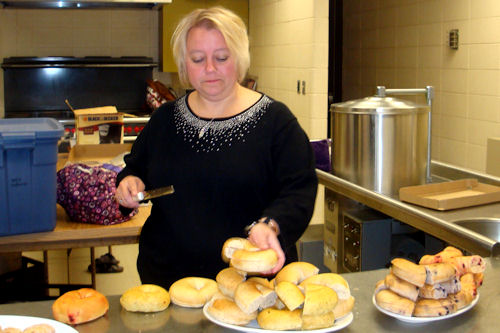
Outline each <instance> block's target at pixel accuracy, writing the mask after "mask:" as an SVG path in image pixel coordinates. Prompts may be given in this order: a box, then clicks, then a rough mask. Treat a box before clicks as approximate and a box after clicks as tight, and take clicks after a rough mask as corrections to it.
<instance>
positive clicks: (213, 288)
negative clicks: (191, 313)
mask: <svg viewBox="0 0 500 333" xmlns="http://www.w3.org/2000/svg"><path fill="white" fill-rule="evenodd" d="M217 290H218V287H217V282H215V281H214V280H212V279H207V278H203V277H185V278H182V279H180V280H177V281H175V282H174V283H173V284H172V285H171V286H170V289H169V294H170V300H171V301H172V303H174V304H176V305H179V306H184V307H188V308H201V307H203V306H204V305H205V304H206V303H207V302H208V301H209V300H210V299H211V298H212V296H213V295H214V294H215V293H216V292H217Z"/></svg>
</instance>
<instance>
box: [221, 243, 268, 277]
mask: <svg viewBox="0 0 500 333" xmlns="http://www.w3.org/2000/svg"><path fill="white" fill-rule="evenodd" d="M222 259H223V260H224V261H225V262H229V264H230V265H231V266H232V267H234V268H236V269H239V270H241V271H244V272H248V273H260V272H266V271H269V270H271V269H272V268H273V267H274V266H276V264H277V262H278V255H277V254H276V251H274V250H273V249H266V250H262V249H260V248H259V247H257V246H255V245H253V244H252V243H251V242H250V241H249V240H248V239H245V238H239V237H232V238H229V239H228V240H226V241H225V242H224V245H223V246H222Z"/></svg>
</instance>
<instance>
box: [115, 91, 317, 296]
mask: <svg viewBox="0 0 500 333" xmlns="http://www.w3.org/2000/svg"><path fill="white" fill-rule="evenodd" d="M125 162H126V167H125V168H124V169H123V171H122V172H121V173H120V174H119V175H118V178H117V183H119V182H120V181H121V180H122V179H123V178H124V177H126V176H127V175H135V176H138V177H139V178H141V179H142V181H143V182H144V183H145V185H146V189H153V188H157V187H162V186H167V185H173V186H174V189H175V193H174V194H172V195H168V196H164V197H160V198H157V199H153V200H152V201H153V207H152V210H151V216H149V218H148V219H147V221H146V223H145V225H144V227H143V229H142V232H141V236H140V242H139V258H138V271H139V274H140V276H141V280H142V282H143V283H156V284H159V285H164V286H166V287H168V286H169V284H170V283H171V282H173V281H175V280H176V279H177V278H180V277H183V276H206V277H210V278H215V275H216V274H217V272H219V271H220V270H221V269H222V268H224V267H227V264H225V263H224V262H223V261H222V259H221V250H222V245H223V243H224V241H225V240H226V239H228V238H230V237H245V235H244V232H243V229H244V227H245V226H246V225H248V224H250V223H251V222H252V221H254V220H256V219H259V218H260V217H263V216H268V217H271V218H273V219H274V220H276V221H277V222H278V224H279V226H280V229H281V235H280V242H281V244H282V247H283V249H284V251H285V253H286V254H287V259H288V260H290V259H291V260H294V259H295V260H296V249H295V243H296V241H297V240H298V239H299V238H300V236H301V235H302V233H303V232H304V230H305V229H306V227H307V225H308V223H309V220H310V218H311V215H312V212H313V208H314V201H315V198H316V191H317V178H316V173H315V162H314V153H313V151H312V148H311V145H310V143H309V140H308V138H307V136H306V134H305V133H304V131H303V130H302V129H301V127H300V126H299V124H298V122H297V119H296V118H295V117H294V116H293V114H292V113H291V112H290V110H289V109H288V108H287V107H286V106H285V105H284V104H282V103H280V102H277V101H274V100H272V99H271V98H269V97H268V96H265V95H263V96H262V97H261V98H260V100H259V101H258V102H257V103H256V104H255V105H253V106H252V107H250V108H249V109H247V110H245V111H243V112H241V113H239V114H237V115H235V116H233V117H229V118H224V119H213V120H210V119H200V118H199V117H197V116H196V115H194V114H193V113H192V111H191V110H190V109H189V106H188V105H187V96H183V97H181V98H179V99H178V100H176V101H173V102H169V103H166V104H165V105H163V106H162V107H160V108H159V109H158V110H157V111H155V112H154V113H153V115H152V116H151V119H150V120H149V122H148V124H147V125H146V126H145V128H144V130H143V131H142V132H141V133H140V135H139V136H138V138H137V139H136V141H135V143H134V145H133V147H132V151H131V153H130V154H129V155H127V156H126V157H125Z"/></svg>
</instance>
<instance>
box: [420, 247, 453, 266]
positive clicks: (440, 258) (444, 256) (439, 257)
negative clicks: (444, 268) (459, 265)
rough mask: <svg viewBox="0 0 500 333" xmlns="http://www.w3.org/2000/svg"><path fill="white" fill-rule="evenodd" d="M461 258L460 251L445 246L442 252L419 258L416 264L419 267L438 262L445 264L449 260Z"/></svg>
mask: <svg viewBox="0 0 500 333" xmlns="http://www.w3.org/2000/svg"><path fill="white" fill-rule="evenodd" d="M460 256H463V253H462V251H460V250H459V249H457V248H455V247H453V246H447V247H446V248H445V249H444V250H443V251H441V252H439V253H437V254H435V255H429V254H427V255H425V256H422V258H420V261H419V262H418V263H419V264H420V265H427V264H434V263H438V262H446V261H448V260H449V259H450V258H453V257H460Z"/></svg>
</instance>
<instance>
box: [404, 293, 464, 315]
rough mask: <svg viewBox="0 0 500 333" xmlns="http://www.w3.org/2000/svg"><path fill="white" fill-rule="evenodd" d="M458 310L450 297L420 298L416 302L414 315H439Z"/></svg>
mask: <svg viewBox="0 0 500 333" xmlns="http://www.w3.org/2000/svg"><path fill="white" fill-rule="evenodd" d="M456 311H457V305H456V304H455V303H454V302H453V301H452V300H451V299H448V298H443V299H426V298H422V299H419V300H418V301H417V302H416V303H415V310H414V311H413V316H415V317H439V316H445V315H448V314H450V313H453V312H456Z"/></svg>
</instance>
